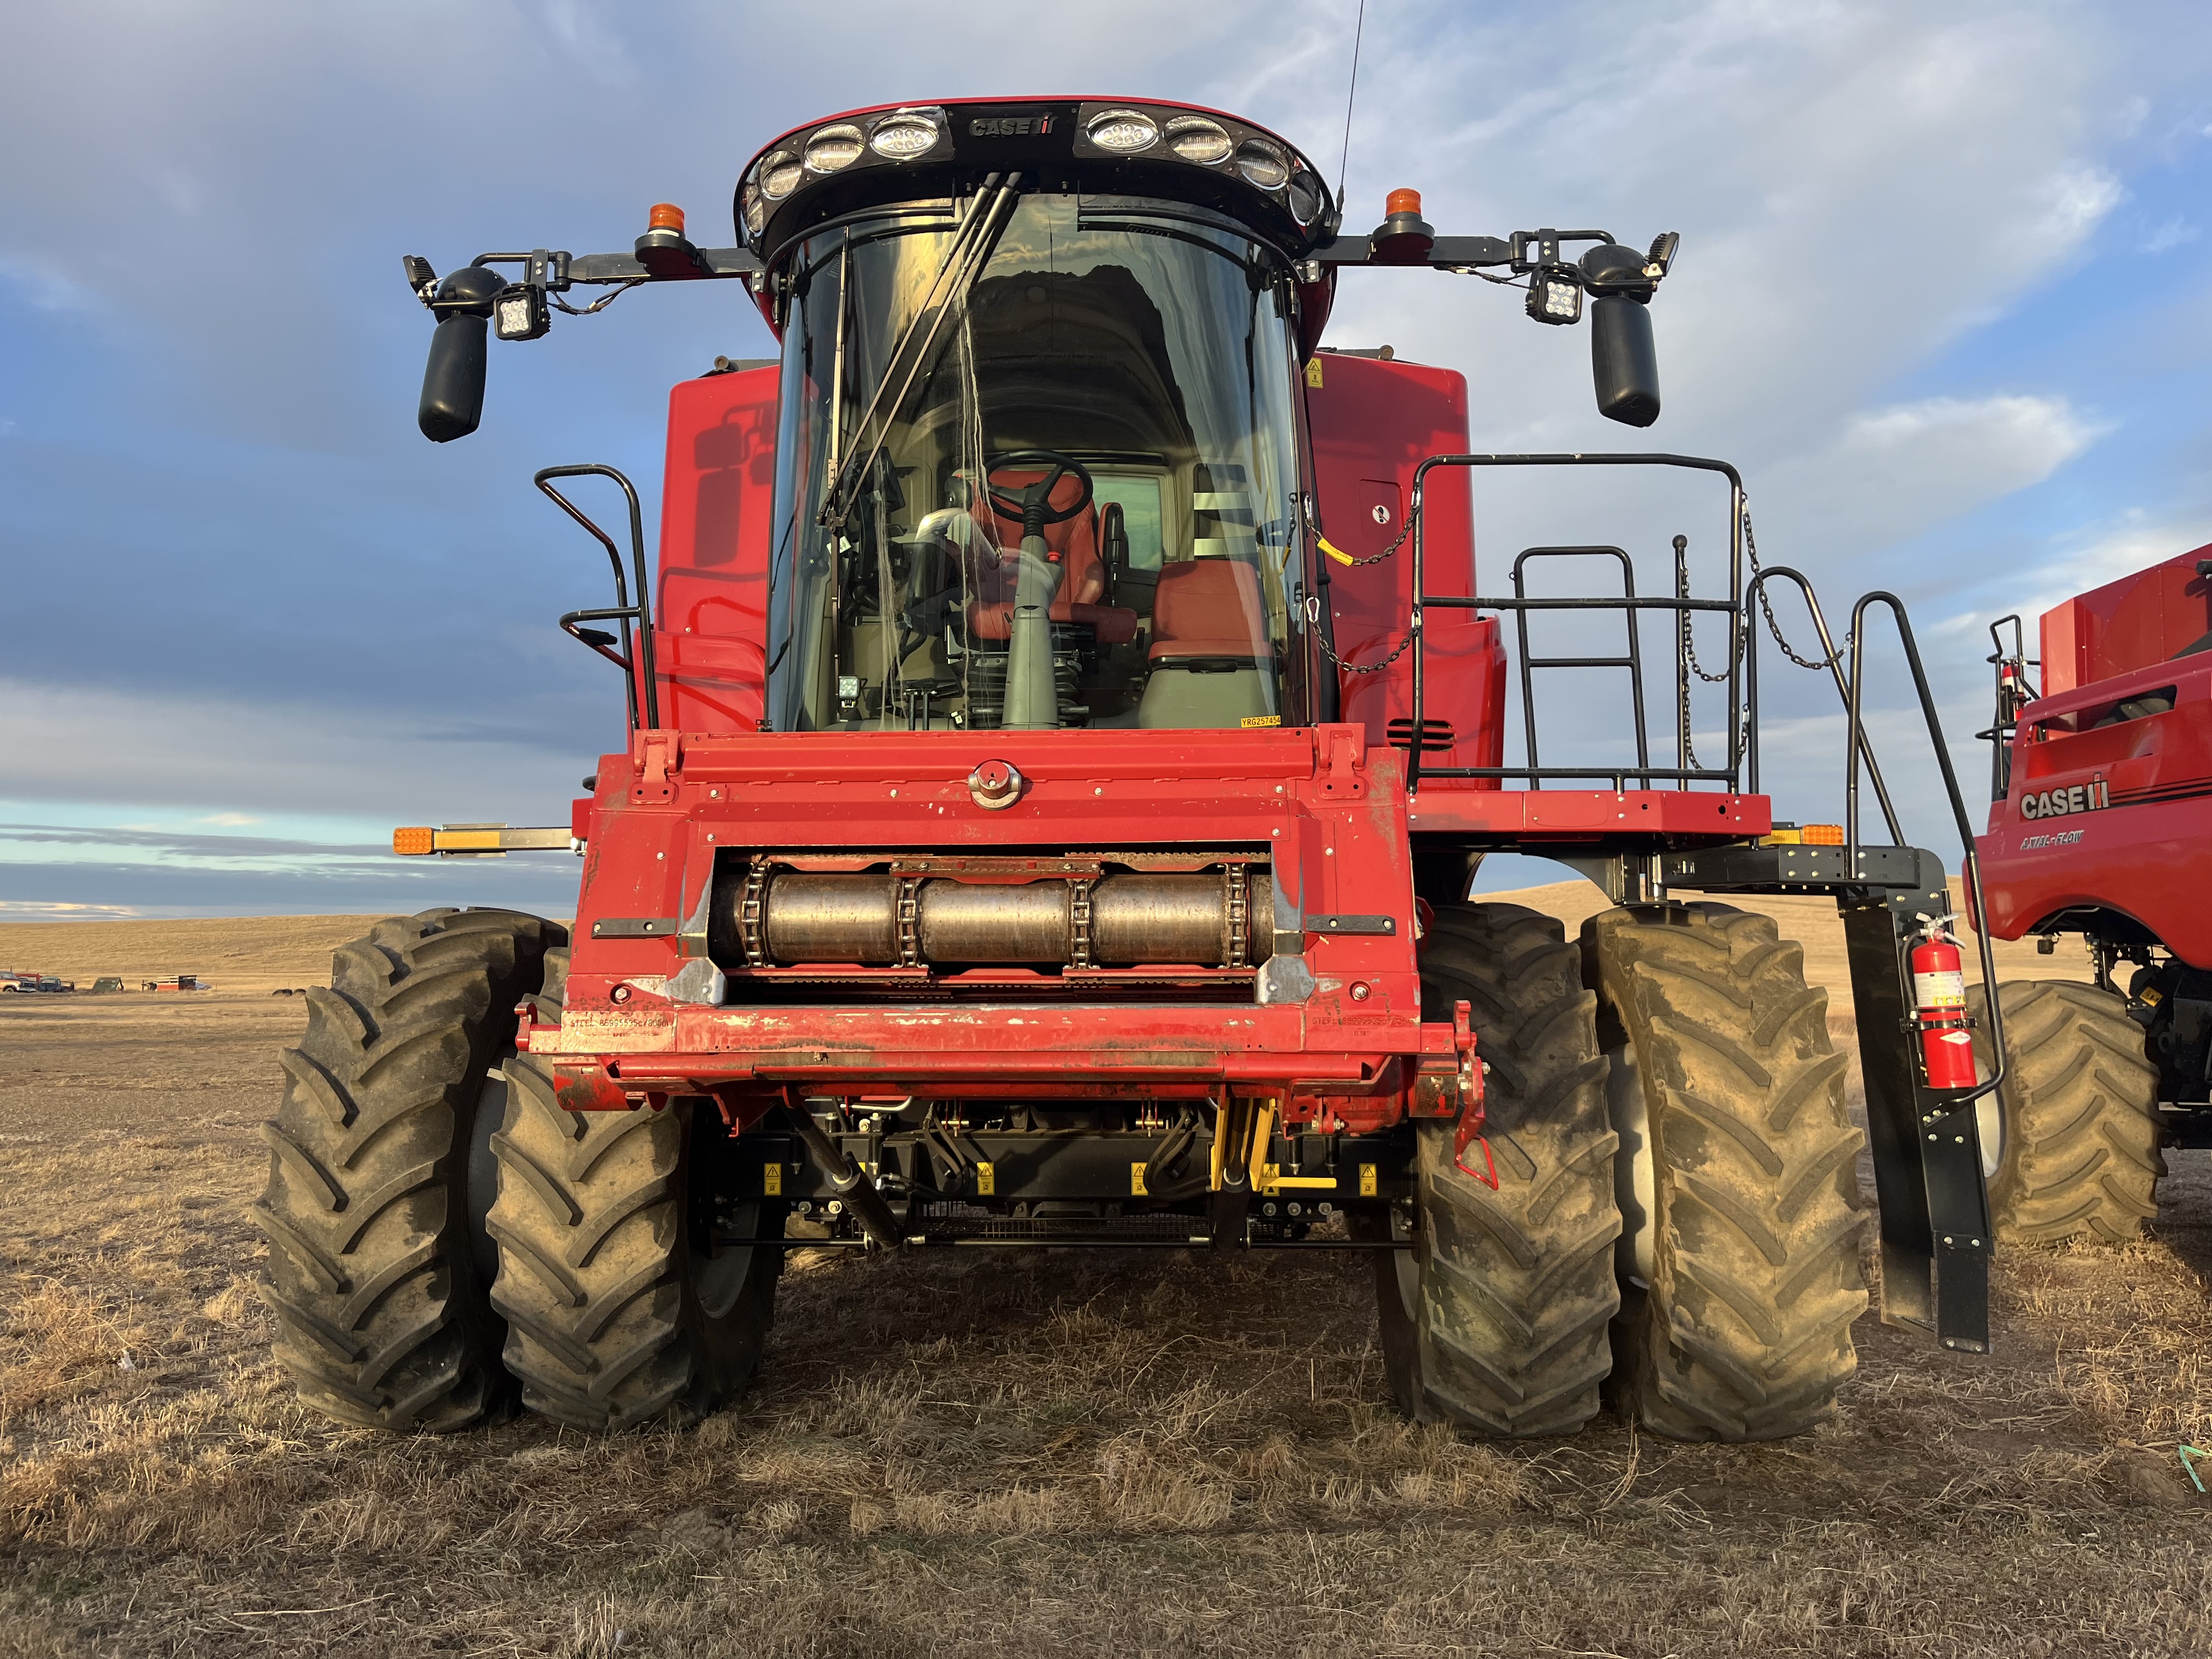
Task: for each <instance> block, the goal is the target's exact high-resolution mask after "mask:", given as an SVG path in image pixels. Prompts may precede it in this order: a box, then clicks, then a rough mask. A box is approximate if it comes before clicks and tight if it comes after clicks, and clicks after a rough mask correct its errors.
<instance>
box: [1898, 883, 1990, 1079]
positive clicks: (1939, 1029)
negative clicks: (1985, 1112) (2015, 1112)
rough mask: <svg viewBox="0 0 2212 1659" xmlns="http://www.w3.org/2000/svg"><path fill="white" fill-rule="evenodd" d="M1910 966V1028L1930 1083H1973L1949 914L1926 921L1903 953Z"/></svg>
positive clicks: (1970, 1045) (1963, 979) (1963, 986)
mask: <svg viewBox="0 0 2212 1659" xmlns="http://www.w3.org/2000/svg"><path fill="white" fill-rule="evenodd" d="M1907 961H1908V962H1909V963H1910V965H1911V969H1912V1028H1913V1029H1914V1030H1917V1031H1918V1032H1919V1033H1920V1063H1921V1066H1922V1067H1923V1070H1924V1071H1925V1072H1926V1073H1927V1079H1928V1086H1929V1088H1931V1089H1971V1088H1972V1087H1973V1086H1974V1039H1973V1035H1972V1032H1971V1031H1969V1030H1967V1028H1966V974H1965V973H1964V971H1963V970H1962V969H1961V966H1960V956H1959V943H1958V941H1957V940H1956V939H1953V938H1952V937H1951V932H1950V918H1949V917H1948V916H1942V917H1938V918H1937V919H1936V921H1931V922H1929V924H1928V927H1927V929H1926V931H1925V932H1923V933H1922V934H1921V936H1920V942H1919V943H1918V944H1917V945H1914V946H1913V947H1912V950H1911V955H1910V956H1909V957H1908V958H1907Z"/></svg>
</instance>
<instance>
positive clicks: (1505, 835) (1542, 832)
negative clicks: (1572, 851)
mask: <svg viewBox="0 0 2212 1659" xmlns="http://www.w3.org/2000/svg"><path fill="white" fill-rule="evenodd" d="M1408 822H1409V823H1410V824H1411V825H1412V827H1413V829H1415V830H1419V831H1422V832H1425V833H1431V834H1433V833H1437V832H1445V831H1449V832H1450V833H1452V834H1455V835H1470V836H1490V837H1495V838H1496V839H1498V841H1499V842H1513V841H1528V842H1553V843H1560V844H1565V843H1569V842H1593V841H1598V840H1601V839H1603V838H1605V837H1607V836H1614V835H1620V834H1629V835H1662V836H1671V837H1676V838H1679V839H1680V840H1681V841H1683V842H1694V841H1695V840H1697V839H1698V838H1700V837H1702V838H1705V839H1708V840H1711V841H1715V842H1725V841H1741V840H1744V839H1746V838H1747V837H1748V836H1763V835H1765V834H1766V833H1767V832H1768V831H1769V830H1771V829H1773V828H1774V819H1773V804H1772V802H1771V800H1770V799H1768V798H1767V797H1766V796H1765V795H1726V794H1715V793H1707V792H1705V791H1703V790H1699V791H1689V790H1680V789H1629V790H1625V791H1622V792H1620V793H1615V792H1614V791H1613V790H1610V789H1589V790H1585V789H1505V790H1500V791H1498V792H1497V793H1484V794H1475V793H1471V792H1467V791H1461V790H1444V789H1439V788H1437V787H1436V786H1435V785H1433V784H1430V783H1426V782H1424V783H1423V784H1422V785H1421V794H1420V799H1419V800H1418V801H1416V802H1415V803H1414V804H1413V811H1412V812H1411V813H1410V814H1409V815H1408Z"/></svg>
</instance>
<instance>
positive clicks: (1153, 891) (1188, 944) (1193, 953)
mask: <svg viewBox="0 0 2212 1659" xmlns="http://www.w3.org/2000/svg"><path fill="white" fill-rule="evenodd" d="M1251 886H1252V893H1251V898H1252V900H1253V901H1258V900H1260V899H1261V897H1262V894H1261V888H1262V887H1263V886H1265V883H1264V881H1255V882H1253V883H1252V884H1251ZM1265 897H1266V902H1267V906H1268V915H1269V921H1268V929H1269V931H1270V932H1271V933H1272V931H1273V895H1272V890H1269V891H1268V893H1267V895H1266V896H1265ZM1250 910H1251V904H1250V903H1249V902H1248V904H1247V906H1246V912H1247V915H1246V932H1245V937H1246V939H1248V940H1249V939H1250V938H1251V937H1252V936H1253V930H1252V928H1251V925H1250ZM1230 946H1231V934H1230V915H1229V884H1228V882H1227V881H1225V879H1224V878H1222V877H1221V876H1219V875H1218V874H1216V875H1201V876H1146V875H1133V876H1109V877H1107V878H1105V879H1104V880H1103V881H1101V882H1100V883H1099V884H1097V886H1096V887H1094V888H1092V889H1091V960H1092V961H1093V962H1095V963H1098V964H1099V965H1100V966H1101V967H1106V968H1127V967H1132V966H1134V965H1135V964H1137V963H1193V964H1195V965H1197V966H1199V967H1202V968H1218V967H1221V966H1224V965H1225V964H1226V963H1228V962H1229V960H1230V959H1231V949H1230ZM1244 959H1245V960H1246V961H1247V962H1250V961H1252V960H1253V959H1254V957H1253V953H1252V951H1251V950H1250V948H1249V945H1248V946H1247V949H1246V951H1245V952H1244Z"/></svg>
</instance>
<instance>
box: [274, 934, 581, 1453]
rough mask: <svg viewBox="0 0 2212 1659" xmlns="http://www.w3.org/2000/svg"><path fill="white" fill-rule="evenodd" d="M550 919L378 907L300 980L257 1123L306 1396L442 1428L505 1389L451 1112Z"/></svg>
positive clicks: (387, 1422)
mask: <svg viewBox="0 0 2212 1659" xmlns="http://www.w3.org/2000/svg"><path fill="white" fill-rule="evenodd" d="M565 938H566V935H565V933H563V931H562V929H561V928H560V927H558V926H557V925H556V924H554V923H550V922H546V921H540V920H539V919H538V918H537V917H534V916H526V915H520V914H519V913H516V912H513V911H507V910H464V911H429V912H425V913H424V914H422V915H416V916H404V917H393V918H391V919H388V920H386V921H380V922H378V923H377V924H375V926H374V927H372V928H371V929H370V930H369V933H368V936H367V937H366V938H364V939H357V940H356V941H354V942H352V943H351V944H349V945H342V946H340V947H339V948H338V950H337V951H336V952H335V953H334V956H333V959H332V985H331V987H330V988H327V989H325V988H324V987H315V988H313V989H312V990H310V991H309V992H308V994H307V1030H306V1032H305V1034H304V1035H303V1036H301V1040H300V1041H299V1042H298V1043H297V1044H296V1045H295V1046H294V1047H293V1048H288V1049H286V1050H285V1051H284V1053H283V1056H282V1060H283V1073H284V1079H285V1083H284V1093H283V1100H282V1102H281V1103H280V1104H279V1106H278V1109H277V1113H276V1118H275V1119H274V1120H272V1121H270V1122H269V1123H267V1124H266V1125H264V1127H263V1130H262V1135H263V1139H264V1141H265V1143H266V1144H267V1146H268V1147H269V1149H270V1172H269V1181H268V1184H267V1187H266V1188H265V1189H264V1192H263V1194H262V1195H261V1197H260V1199H259V1200H257V1201H256V1202H255V1204H254V1205H253V1206H252V1213H253V1215H254V1217H255V1218H256V1220H257V1221H258V1223H259V1224H260V1227H261V1231H262V1232H263V1234H264V1237H266V1238H267V1240H268V1243H269V1266H268V1270H267V1274H266V1277H265V1278H264V1281H263V1285H262V1293H263V1297H264V1301H265V1302H266V1304H267V1305H268V1307H269V1309H270V1312H271V1314H272V1315H273V1316H274V1317H275V1322H276V1357H277V1358H278V1360H279V1361H280V1363H282V1364H283V1366H284V1368H285V1369H286V1370H288V1371H289V1373H290V1374H291V1376H292V1378H293V1381H294V1383H295V1387H296V1388H297V1390H298V1392H299V1395H300V1397H301V1400H302V1401H304V1402H305V1403H306V1404H307V1405H309V1406H311V1407H315V1408H316V1409H318V1410H320V1411H322V1412H324V1413H326V1414H328V1415H329V1416H331V1417H334V1418H337V1419H339V1420H341V1421H343V1422H347V1423H352V1424H357V1425H363V1426H366V1427H372V1428H379V1429H385V1430H391V1431H416V1430H423V1431H450V1430H454V1429H460V1428H465V1427H467V1426H469V1425H471V1424H473V1423H475V1422H477V1421H478V1420H480V1419H482V1418H483V1416H484V1415H485V1414H486V1413H487V1412H488V1411H489V1410H491V1409H493V1408H494V1407H495V1405H496V1403H497V1401H498V1399H499V1397H500V1395H501V1392H502V1391H503V1389H504V1386H505V1381H504V1377H503V1376H502V1375H501V1372H500V1370H499V1364H498V1350H499V1342H498V1333H497V1329H496V1322H495V1321H493V1320H492V1319H491V1318H490V1317H489V1303H488V1302H487V1301H486V1300H485V1297H484V1291H485V1289H487V1288H488V1287H483V1286H477V1285H474V1283H473V1279H474V1275H473V1272H472V1270H471V1268H470V1267H468V1266H466V1265H465V1264H466V1261H467V1259H468V1256H469V1245H468V1242H467V1227H468V1218H467V1216H466V1214H465V1208H466V1206H465V1202H464V1201H463V1200H461V1198H460V1196H459V1194H460V1191H461V1183H462V1182H463V1181H464V1179H465V1162H466V1149H465V1147H460V1148H457V1147H456V1146H455V1144H454V1143H455V1135H456V1126H457V1125H459V1124H461V1123H463V1122H465V1121H466V1120H467V1117H468V1115H469V1114H470V1113H471V1111H472V1110H473V1107H474V1102H475V1099H476V1097H477V1093H478V1092H480V1091H481V1087H482V1084H483V1074H484V1072H485V1071H486V1069H487V1068H488V1066H489V1063H490V1061H491V1060H492V1059H493V1058H494V1057H495V1055H496V1054H497V1053H498V1052H499V1050H500V1048H501V1046H502V1045H503V1044H504V1042H506V1040H507V1031H508V1029H509V1028H508V1022H509V1019H510V1018H511V1014H512V1011H513V1007H514V1006H515V1005H516V1003H517V1002H519V1001H520V1000H521V999H522V998H523V997H524V996H525V995H526V994H528V993H529V992H530V991H532V990H533V989H535V988H536V986H537V982H538V964H539V962H540V961H541V959H542V957H543V956H544V951H545V950H546V948H547V946H548V945H551V944H553V943H555V942H557V941H561V940H564V939H565Z"/></svg>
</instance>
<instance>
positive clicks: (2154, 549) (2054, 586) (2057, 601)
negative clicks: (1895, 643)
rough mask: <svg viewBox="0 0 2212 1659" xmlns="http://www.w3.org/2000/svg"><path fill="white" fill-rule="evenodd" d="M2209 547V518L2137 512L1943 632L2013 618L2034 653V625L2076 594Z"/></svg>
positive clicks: (2015, 577)
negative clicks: (2172, 517)
mask: <svg viewBox="0 0 2212 1659" xmlns="http://www.w3.org/2000/svg"><path fill="white" fill-rule="evenodd" d="M2207 543H2212V513H2206V514H2205V515H2204V516H2203V517H2201V518H2198V519H2196V520H2187V519H2183V520H2169V519H2163V518H2160V519H2153V518H2152V517H2151V516H2150V515H2149V514H2148V513H2142V512H2140V511H2137V512H2131V513H2125V514H2123V515H2122V516H2121V517H2120V518H2119V519H2118V520H2115V521H2112V522H2110V523H2107V524H2106V525H2103V526H2099V527H2097V528H2095V529H2093V530H2092V531H2091V532H2088V533H2087V534H2086V535H2085V536H2084V537H2082V538H2079V539H2077V540H2075V541H2074V542H2073V543H2072V544H2069V545H2067V546H2065V547H2063V549H2062V550H2060V551H2059V552H2058V553H2057V556H2055V557H2052V558H2050V559H2048V560H2046V561H2045V562H2043V563H2041V564H2039V565H2034V566H2032V567H2031V568H2028V569H2027V570H2024V571H2020V572H2016V573H2014V574H2012V575H2011V577H2010V578H2009V580H2008V582H2007V585H2006V587H2005V589H2004V590H2002V591H2001V592H1990V590H1988V589H1986V588H1985V589H1984V590H1983V592H1984V593H1985V594H1987V595H1988V597H1986V598H1984V600H1983V605H1982V606H1981V607H1980V608H1978V609H1977V610H1975V611H1969V612H1967V613H1966V614H1965V615H1963V616H1959V617H1953V618H1952V619H1951V620H1950V622H1949V623H1947V624H1946V625H1947V626H1963V627H1966V628H1978V627H1979V626H1980V625H1981V624H1982V623H1984V622H1985V621H1987V620H1988V619H1989V618H1990V617H1995V616H1996V615H1999V614H2001V613H2009V612H2016V613H2018V615H2019V616H2020V617H2021V618H2022V620H2023V621H2024V622H2025V623H2027V640H2028V649H2029V651H2030V653H2033V651H2034V650H2035V637H2036V635H2035V628H2036V619H2037V618H2038V617H2040V616H2042V614H2043V613H2044V612H2045V611H2049V610H2051V608H2052V607H2053V606H2055V605H2063V603H2065V601H2067V600H2068V599H2072V598H2073V597H2074V596H2075V594H2077V593H2086V592H2088V591H2089V590H2090V589H2091V588H2093V587H2102V586H2104V585H2105V584H2106V582H2110V581H2118V580H2119V579H2120V578H2121V577H2123V576H2130V575H2133V574H2135V573H2136V571H2138V570H2147V569H2148V568H2150V567H2151V566H2152V565H2154V564H2159V563H2161V562H2164V561H2166V560H2167V559H2171V558H2172V557H2174V556H2176V555H2178V554H2182V553H2186V552H2188V551H2190V550H2191V549H2193V548H2197V547H2202V546H2203V545H2205V544H2207Z"/></svg>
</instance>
